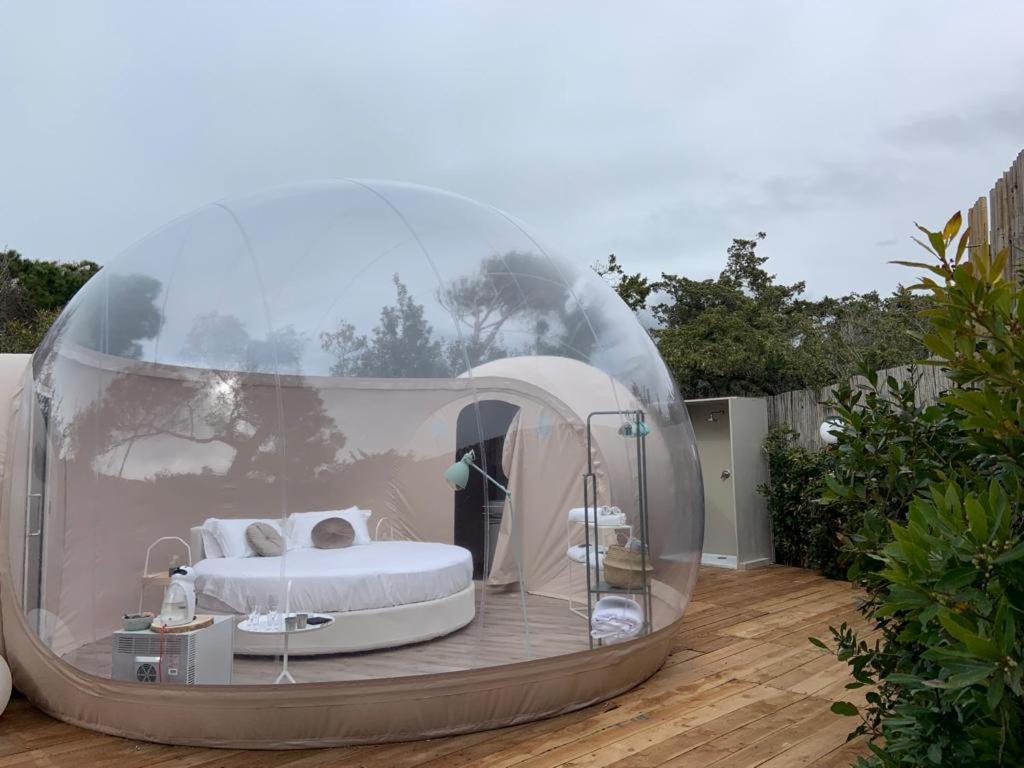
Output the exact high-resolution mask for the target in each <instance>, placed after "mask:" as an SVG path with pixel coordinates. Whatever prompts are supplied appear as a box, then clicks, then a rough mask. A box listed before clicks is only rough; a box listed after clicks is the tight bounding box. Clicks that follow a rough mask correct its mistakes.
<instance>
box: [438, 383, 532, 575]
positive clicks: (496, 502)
mask: <svg viewBox="0 0 1024 768" xmlns="http://www.w3.org/2000/svg"><path fill="white" fill-rule="evenodd" d="M518 411H519V407H518V406H515V405H511V404H510V403H506V402H504V401H502V400H483V401H481V402H479V403H476V404H474V405H469V406H466V407H465V408H463V409H462V412H461V413H459V419H458V422H457V424H456V426H455V458H456V460H457V459H459V458H461V457H462V455H463V454H464V453H465V452H466V451H475V452H476V463H477V464H479V465H480V466H481V467H483V469H484V471H485V472H487V474H489V475H490V476H491V477H493V478H494V479H495V480H497V481H498V482H499V483H501V484H502V485H506V486H507V484H508V478H507V477H505V472H504V471H503V470H502V468H501V454H502V451H503V450H504V448H505V434H506V433H507V432H508V428H509V425H510V424H511V423H512V419H514V418H515V415H516V413H517V412H518ZM454 497H455V543H456V544H457V545H458V546H460V547H465V548H466V549H468V550H469V551H470V552H471V553H472V554H473V578H474V579H481V578H483V575H484V564H485V562H486V557H487V555H488V553H490V554H493V552H492V551H491V550H492V549H493V547H491V546H489V544H490V543H492V542H493V540H494V538H495V533H496V531H497V526H499V525H501V507H502V506H503V504H504V501H505V495H504V494H503V493H502V492H501V491H500V490H499V489H498V488H495V487H494V484H493V483H489V482H487V481H486V480H485V479H484V478H483V477H482V476H481V475H480V473H479V472H477V471H476V470H474V471H472V472H470V474H469V485H467V486H466V488H465V490H462V491H459V492H458V493H456V494H454ZM488 514H489V515H490V527H491V530H492V533H491V542H488V541H487V532H488V525H487V516H488Z"/></svg>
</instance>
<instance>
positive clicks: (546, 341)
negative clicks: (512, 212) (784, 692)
mask: <svg viewBox="0 0 1024 768" xmlns="http://www.w3.org/2000/svg"><path fill="white" fill-rule="evenodd" d="M33 379H34V382H33V388H32V389H31V390H28V389H26V393H25V395H24V402H23V403H22V407H21V413H20V415H19V418H20V419H21V420H22V425H21V426H19V432H18V435H19V437H18V439H19V441H20V442H19V445H18V446H17V448H16V451H15V453H16V456H17V457H18V461H19V462H20V464H19V466H18V469H17V470H16V472H15V476H16V478H17V482H14V483H12V484H11V485H10V486H9V488H10V489H11V491H10V492H11V493H12V494H13V495H12V497H11V499H10V501H11V503H12V504H13V505H14V506H12V507H11V508H12V509H16V510H22V511H23V513H22V514H21V515H20V516H15V518H16V519H12V536H11V542H12V544H11V554H12V558H14V562H16V563H19V564H21V565H22V566H23V571H24V573H25V574H26V576H25V578H24V579H23V581H22V585H21V593H20V595H19V597H20V599H21V601H22V606H23V608H24V609H25V611H26V614H28V615H31V616H32V617H34V618H33V621H34V622H35V623H34V627H35V629H36V631H37V632H38V633H39V635H40V637H41V638H42V639H43V640H44V642H45V643H46V644H47V645H48V646H49V647H50V648H51V649H52V650H53V651H54V652H55V653H57V654H58V655H59V656H61V657H62V658H63V659H64V660H65V661H66V662H68V663H69V664H72V665H74V666H75V667H77V668H79V669H81V670H84V671H86V672H89V673H90V674H94V675H97V676H101V677H112V678H114V679H119V680H121V679H125V680H132V679H134V680H139V681H142V682H153V683H155V684H157V685H160V684H177V683H183V684H196V685H202V684H213V683H217V684H224V683H231V684H236V685H244V684H249V683H267V682H275V681H277V682H291V681H293V680H294V681H295V682H298V683H305V682H322V681H328V680H346V679H367V678H374V677H398V676H406V675H417V674H431V673H438V672H455V671H458V670H460V669H467V668H472V667H482V666H490V665H503V664H508V663H513V662H519V661H529V660H531V659H536V658H544V657H551V656H557V655H560V654H568V653H575V652H577V651H580V650H587V649H589V648H594V647H599V646H601V645H605V644H608V643H616V642H625V641H628V640H630V639H632V638H636V637H640V636H643V635H645V634H647V633H650V632H652V631H657V630H659V629H662V628H664V627H667V626H669V625H670V624H672V623H673V622H675V621H676V620H678V619H679V618H680V616H681V615H682V611H683V610H684V608H685V605H686V602H687V600H688V597H689V594H690V590H691V588H692V584H693V580H694V578H695V575H696V567H697V564H698V563H699V560H700V546H701V538H702V527H703V490H702V488H701V482H700V472H699V466H698V462H697V456H696V449H695V443H694V439H693V434H692V430H691V428H690V424H689V421H688V417H687V415H686V409H685V407H684V404H683V402H682V401H681V399H680V398H679V395H678V392H677V390H676V388H675V386H674V384H673V382H672V380H671V378H670V376H669V374H668V372H667V370H666V368H665V365H664V364H663V362H662V361H661V359H660V358H659V357H658V354H657V351H656V348H655V346H654V344H653V343H652V342H651V339H650V338H649V336H648V334H647V333H646V331H645V330H644V329H643V328H642V327H641V325H640V324H639V322H638V321H637V319H636V318H635V316H634V315H633V313H632V312H631V311H630V310H629V309H628V308H627V307H626V306H625V305H624V304H623V303H622V302H621V301H620V300H619V299H618V297H617V296H616V295H615V293H614V291H612V290H611V288H610V287H609V286H608V285H607V284H606V283H605V282H604V281H603V280H602V279H601V278H599V277H598V276H597V275H596V274H594V273H593V271H592V270H590V269H589V268H588V267H586V266H584V265H581V264H578V263H576V262H574V261H571V260H569V259H566V258H564V257H562V256H560V255H558V254H557V253H555V252H553V251H552V250H551V249H550V248H549V247H547V246H546V245H544V244H543V243H542V241H541V240H540V238H539V237H538V236H537V235H536V234H534V233H532V232H531V231H530V230H529V229H528V228H527V227H526V226H525V225H523V224H522V223H520V222H518V221H517V220H515V219H513V218H512V217H510V216H508V215H506V214H504V213H502V212H500V211H498V210H496V209H493V208H490V207H487V206H484V205H480V204H478V203H475V202H472V201H470V200H467V199H465V198H462V197H459V196H457V195H452V194H448V193H444V192H440V191H437V190H431V189H426V188H423V187H416V186H411V185H403V184H395V183H389V182H376V181H366V182H361V181H337V182H324V183H317V184H309V185H301V186H296V187H290V188H285V189H281V190H275V191H272V192H270V193H266V194H262V195H256V196H252V197H247V198H243V199H240V200H234V201H227V202H222V203H217V204H214V205H210V206H207V207H205V208H203V209H201V210H199V211H197V212H195V213H193V214H190V215H188V216H185V217H183V218H181V219H179V220H177V221H175V222H173V223H171V224H170V225H168V226H167V227H165V228H164V229H162V230H160V231H158V232H156V233H155V234H153V235H151V236H150V237H148V238H146V239H144V240H142V241H141V242H139V243H137V244H136V245H134V246H132V247H131V248H129V249H128V250H127V251H125V252H124V253H122V254H120V255H119V256H118V257H117V258H115V259H113V260H112V261H110V262H109V263H108V264H107V265H106V266H104V268H103V269H102V270H101V272H100V273H99V274H98V275H97V276H96V278H94V279H93V280H92V281H90V282H89V283H88V284H87V285H86V286H85V288H84V289H83V290H82V291H81V292H80V293H79V294H78V295H77V296H76V298H75V300H74V301H73V302H72V304H71V305H70V306H69V307H68V308H67V309H66V310H65V312H64V313H63V314H62V315H61V317H60V318H59V319H58V321H57V323H56V324H55V325H54V328H53V329H52V330H51V332H50V334H49V335H48V336H47V338H46V340H45V341H44V343H43V345H42V346H41V347H40V349H39V350H38V352H37V353H36V355H35V357H34V359H33ZM190 563H191V564H190ZM177 566H184V567H183V570H184V573H174V574H173V575H170V576H168V572H169V571H172V570H174V569H175V568H176V567H177ZM168 580H171V581H174V582H175V583H176V584H182V585H183V586H182V589H183V590H184V591H185V592H192V593H194V608H193V609H190V610H194V612H195V614H196V617H197V624H195V625H194V626H189V627H186V628H185V629H184V630H182V629H181V627H174V629H176V630H177V631H175V632H173V633H160V632H155V631H154V630H153V629H152V628H151V629H149V630H138V629H128V628H127V627H128V626H129V625H131V626H135V625H134V624H132V622H131V620H130V619H125V618H123V617H124V616H125V615H126V614H135V613H140V612H144V611H151V612H153V613H159V612H160V610H161V604H162V601H163V600H162V599H163V591H164V588H165V586H166V582H168ZM175 592H176V593H177V590H175ZM179 597H180V595H179ZM180 602H181V601H180V600H178V601H177V602H176V605H178V604H180ZM161 618H167V617H161ZM143 621H144V620H143ZM318 621H319V622H321V623H315V622H318ZM210 622H212V624H211V623H210ZM310 622H314V623H310ZM300 625H302V626H300ZM172 635H173V636H174V637H175V638H176V639H175V640H174V641H173V642H174V643H176V645H175V646H174V648H175V649H178V650H179V651H180V653H177V654H176V653H174V652H172V651H169V650H168V646H167V645H166V641H167V640H168V638H170V637H171V636H172ZM161 643H163V644H161ZM190 643H194V644H195V645H194V652H195V654H199V656H201V657H202V659H203V661H202V663H198V664H193V666H192V667H190V668H188V669H185V671H181V670H182V667H181V665H178V666H175V664H174V663H172V662H175V663H176V662H177V661H180V658H178V657H179V656H181V655H182V654H185V650H187V649H188V648H191V647H192V646H190V645H189V644H190ZM182 649H185V650H182ZM353 654H358V655H353ZM185 655H187V654H185ZM147 659H148V660H147ZM154 659H156V661H154ZM140 665H141V666H140ZM147 665H148V666H147ZM140 669H141V670H142V671H140ZM171 670H175V674H171ZM150 673H152V675H155V680H150V679H149V676H150ZM133 675H142V676H143V677H137V676H136V677H133ZM143 678H145V679H143Z"/></svg>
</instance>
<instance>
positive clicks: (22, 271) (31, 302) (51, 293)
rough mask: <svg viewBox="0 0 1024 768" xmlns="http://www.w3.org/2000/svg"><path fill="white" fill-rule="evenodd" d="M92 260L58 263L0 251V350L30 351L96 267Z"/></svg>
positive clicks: (11, 251)
mask: <svg viewBox="0 0 1024 768" xmlns="http://www.w3.org/2000/svg"><path fill="white" fill-rule="evenodd" d="M99 269H100V267H99V265H98V264H96V263H94V262H92V261H76V262H69V263H60V262H56V261H34V260H32V259H26V258H25V257H23V256H22V255H21V254H20V253H18V252H17V251H13V250H6V251H0V352H31V351H32V350H34V349H35V348H36V347H37V346H38V345H39V342H40V341H42V339H43V336H44V335H45V334H46V331H47V330H48V329H49V327H50V326H51V325H52V324H53V321H54V320H55V319H56V318H57V315H58V314H60V311H61V309H63V307H64V305H65V304H67V303H68V302H69V301H70V300H71V297H72V296H74V295H75V294H76V293H77V292H78V289H79V288H81V287H82V286H83V285H85V283H86V281H87V280H88V279H89V278H90V277H92V276H93V275H95V274H96V273H97V272H98V271H99Z"/></svg>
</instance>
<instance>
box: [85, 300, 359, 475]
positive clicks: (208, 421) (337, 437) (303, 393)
mask: <svg viewBox="0 0 1024 768" xmlns="http://www.w3.org/2000/svg"><path fill="white" fill-rule="evenodd" d="M282 340H283V341H282ZM301 346H302V342H301V339H298V337H297V336H296V335H295V334H294V332H293V331H292V330H291V329H285V330H284V331H281V332H278V333H276V334H272V336H271V339H270V340H267V341H261V340H259V339H253V338H251V337H250V336H249V334H248V332H246V330H245V328H244V326H243V324H242V323H241V321H240V320H238V318H235V317H233V316H231V315H204V316H202V317H199V318H198V319H197V320H196V322H195V324H194V326H193V328H192V329H191V331H190V333H189V334H188V337H187V340H186V346H185V349H184V350H183V354H184V356H185V357H186V359H189V360H191V361H193V362H196V363H203V364H204V365H205V366H210V367H202V368H198V369H196V370H195V371H193V375H192V376H190V377H183V378H180V379H175V378H161V379H160V380H159V382H158V383H157V384H155V385H153V386H140V383H139V378H138V376H135V375H131V374H125V375H118V376H116V377H114V379H113V380H112V381H111V383H110V385H109V386H108V387H107V389H106V390H105V391H104V394H103V397H102V398H100V399H99V400H96V401H94V402H93V403H92V404H90V405H89V407H88V408H86V409H85V410H84V411H83V412H81V413H77V414H74V418H73V419H72V420H71V421H70V423H69V424H67V425H66V428H67V430H68V433H69V434H70V436H71V448H72V452H73V453H78V452H80V451H85V452H95V454H96V455H97V456H100V457H106V458H107V461H108V465H113V466H116V467H117V470H116V472H114V471H112V472H111V474H123V473H125V471H126V468H130V466H131V461H132V459H133V451H134V449H135V447H136V446H139V445H142V444H145V443H146V442H147V441H151V442H152V444H154V445H161V444H163V445H166V441H167V440H168V439H175V440H180V441H184V442H186V443H189V444H191V445H192V446H202V445H218V446H223V447H226V448H228V449H230V456H231V458H230V462H229V464H228V467H227V469H226V471H224V472H223V476H225V477H231V478H249V479H260V480H263V481H265V482H268V483H272V482H274V481H275V480H276V479H278V478H280V477H281V476H282V472H284V473H285V475H286V476H287V477H288V478H290V479H291V480H293V481H294V480H309V481H312V480H313V479H315V478H316V476H317V475H318V474H320V473H322V472H324V471H333V470H335V469H337V467H338V466H339V461H338V453H339V452H340V451H341V449H342V448H343V447H344V445H345V436H344V435H343V434H342V433H341V432H340V431H339V430H338V429H337V427H336V425H335V423H334V420H333V418H332V417H331V416H330V414H329V413H328V412H327V411H326V409H325V407H324V404H323V401H322V399H321V397H320V393H319V392H318V391H317V389H316V388H314V387H306V386H294V387H287V388H284V389H283V390H279V389H278V387H277V386H276V385H274V384H273V383H272V379H271V380H268V377H267V375H266V374H268V373H273V372H274V371H275V365H276V366H282V365H290V364H291V363H289V361H292V362H296V361H298V359H299V355H300V353H301ZM269 347H275V349H276V350H277V357H276V362H275V360H274V358H273V357H272V356H271V357H268V356H267V355H266V354H264V351H265V350H266V349H267V348H269ZM254 355H255V356H254ZM243 364H245V365H249V366H250V367H249V368H245V369H242V368H241V366H242V365H243ZM231 365H238V368H236V369H234V370H232V369H231V368H230V367H229V366H231ZM171 474H173V473H170V472H168V471H164V476H165V477H170V476H171Z"/></svg>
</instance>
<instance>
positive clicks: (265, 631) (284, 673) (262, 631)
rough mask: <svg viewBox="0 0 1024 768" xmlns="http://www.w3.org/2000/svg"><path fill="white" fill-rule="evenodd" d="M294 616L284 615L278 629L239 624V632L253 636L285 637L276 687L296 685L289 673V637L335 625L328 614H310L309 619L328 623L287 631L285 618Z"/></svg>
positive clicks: (292, 614) (249, 623) (247, 621)
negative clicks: (317, 619) (284, 684)
mask: <svg viewBox="0 0 1024 768" xmlns="http://www.w3.org/2000/svg"><path fill="white" fill-rule="evenodd" d="M294 615H295V614H294V613H286V614H284V615H283V616H282V618H281V626H280V627H276V628H271V627H264V626H253V625H252V623H251V622H250V621H249V620H248V619H245V620H244V621H242V622H239V624H238V630H239V631H240V632H252V633H253V634H258V635H284V651H283V653H282V654H281V674H279V675H278V676H277V680H275V681H274V684H275V685H277V684H280V683H282V682H289V683H294V682H295V678H294V677H292V674H291V672H289V671H288V636H289V635H297V634H299V633H301V632H316V631H317V630H318V629H323V628H324V627H329V626H331V624H333V623H334V617H333V616H331V615H329V614H326V613H311V614H309V618H311V619H312V618H314V617H317V618H322V619H327V621H325V622H324V623H323V624H307V625H306V626H304V627H303V628H302V629H298V628H296V629H285V628H284V618H285V617H286V616H294Z"/></svg>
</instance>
